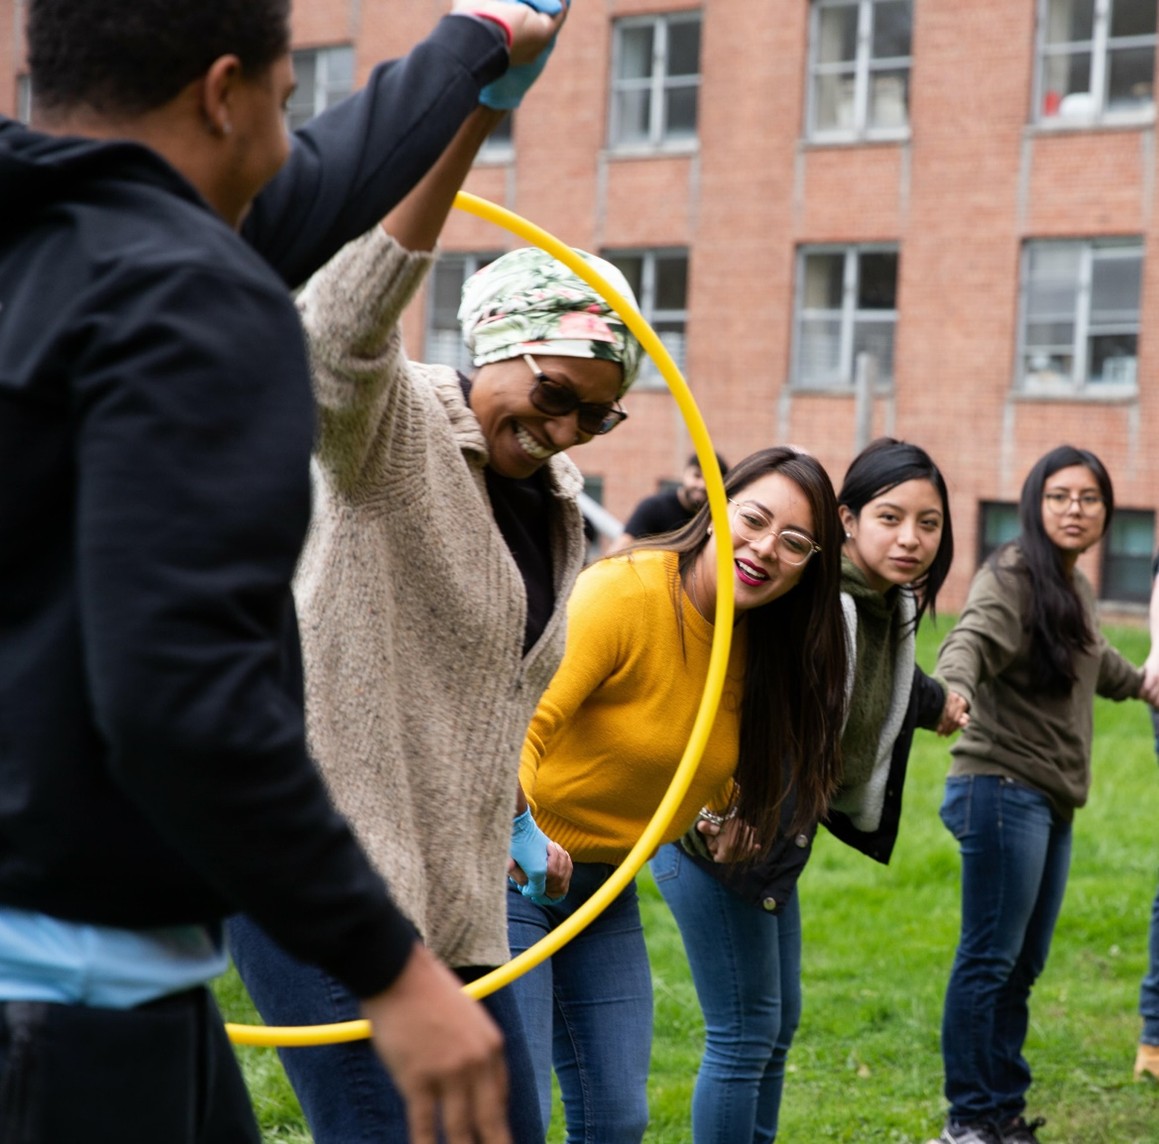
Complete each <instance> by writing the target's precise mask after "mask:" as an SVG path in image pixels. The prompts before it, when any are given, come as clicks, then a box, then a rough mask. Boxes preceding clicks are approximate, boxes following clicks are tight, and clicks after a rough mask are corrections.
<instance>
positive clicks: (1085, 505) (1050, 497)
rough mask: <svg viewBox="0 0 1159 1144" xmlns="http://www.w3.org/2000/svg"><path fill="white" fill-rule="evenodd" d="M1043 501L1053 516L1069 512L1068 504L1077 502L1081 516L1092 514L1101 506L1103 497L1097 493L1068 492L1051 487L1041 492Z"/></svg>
mask: <svg viewBox="0 0 1159 1144" xmlns="http://www.w3.org/2000/svg"><path fill="white" fill-rule="evenodd" d="M1042 500H1043V503H1044V504H1045V505H1046V507H1047V508H1048V509H1050V511H1051V512H1053V513H1054V515H1055V516H1062V515H1063V514H1064V513H1067V512H1070V506H1071V505H1072V504H1077V505H1078V506H1079V512H1080V513H1082V515H1083V516H1094V515H1095V513H1096V512H1098V511H1099V509H1101V508H1102V507H1103V498H1102V497H1101V496H1099V494H1098V493H1069V492H1066V491H1065V490H1063V489H1051V491H1050V492H1048V493H1043V494H1042Z"/></svg>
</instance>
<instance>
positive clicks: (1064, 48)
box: [1030, 0, 1159, 131]
mask: <svg viewBox="0 0 1159 1144" xmlns="http://www.w3.org/2000/svg"><path fill="white" fill-rule="evenodd" d="M1115 2H1116V0H1094V20H1093V27H1092V29H1091V39H1090V40H1089V41H1088V40H1067V41H1066V42H1064V43H1059V44H1047V42H1046V29H1047V14H1048V12H1049V7H1050V0H1038V3H1037V7H1036V20H1035V32H1034V90H1033V92H1032V99H1031V104H1030V112H1031V121H1032V122H1033V123H1034V124H1035V125H1036V126H1038V127H1040V128H1043V129H1044V130H1048V131H1056V130H1073V129H1074V128H1076V127H1082V128H1096V127H1113V126H1116V125H1120V124H1140V123H1150V122H1153V121H1154V119H1155V62H1154V58H1155V52H1156V50H1157V49H1159V28H1157V30H1156V33H1154V34H1151V35H1146V36H1111V34H1110V27H1111V11H1112V8H1113V6H1114V4H1115ZM1088 44H1089V49H1088V50H1089V52H1090V56H1091V73H1090V91H1089V92H1087V93H1081V92H1072V93H1068V94H1072V95H1080V94H1088V95H1090V96H1091V97H1092V99H1091V102H1090V104H1089V106H1087V108H1086V110H1078V111H1075V112H1073V113H1068V114H1066V115H1063V114H1061V113H1059V112H1055V113H1052V114H1050V115H1047V114H1046V113H1045V108H1044V103H1045V100H1046V91H1045V88H1046V71H1047V61H1048V60H1050V59H1054V58H1056V57H1062V56H1069V55H1074V54H1075V50H1076V49H1078V48H1083V47H1085V46H1086V45H1088ZM1145 47H1150V48H1151V51H1152V71H1151V102H1150V104H1146V105H1141V106H1139V107H1127V108H1121V109H1109V108H1108V107H1107V106H1106V102H1107V72H1108V61H1109V58H1110V52H1111V51H1112V50H1117V49H1123V48H1145ZM1065 99H1066V96H1060V107H1061V103H1062V102H1063V101H1064V100H1065Z"/></svg>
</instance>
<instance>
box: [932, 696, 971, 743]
mask: <svg viewBox="0 0 1159 1144" xmlns="http://www.w3.org/2000/svg"><path fill="white" fill-rule="evenodd" d="M969 722H970V704H969V703H967V702H966V700H965V699H963V698H962V696H960V695H959V694H958V693H957V692H956V691H950V690H949V689H948V688H947V690H946V702H945V705H944V706H943V707H942V714H941V715H940V716H939V718H938V725H937V727H935V728H934V729H935V730H936V731H937V733H938V734H939V735H952V734H953V733H954V732H955V731H962V730H964V729H965V728H966V727H967V726H968V725H969Z"/></svg>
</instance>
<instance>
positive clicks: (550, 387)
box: [523, 354, 628, 437]
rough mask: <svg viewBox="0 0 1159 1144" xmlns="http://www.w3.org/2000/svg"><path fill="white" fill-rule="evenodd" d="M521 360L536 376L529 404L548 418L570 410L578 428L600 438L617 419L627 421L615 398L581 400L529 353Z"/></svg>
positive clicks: (617, 422) (565, 414) (561, 414)
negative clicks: (605, 401)
mask: <svg viewBox="0 0 1159 1144" xmlns="http://www.w3.org/2000/svg"><path fill="white" fill-rule="evenodd" d="M523 360H524V361H525V362H526V363H527V366H528V368H529V369H530V370H531V372H532V374H534V376H535V384H534V385H533V386H532V387H531V404H532V405H534V406H535V408H536V409H538V410H539V412H540V413H545V414H546V415H547V416H548V417H566V416H567V415H568V414H569V413H575V415H576V424H577V425H578V426H579V431H580V432H581V433H585V434H587V436H589V437H602V436H603V435H604V434H605V433H610V432H611V431H612V430H613V429H615V427H616V426H617V425H619V424H620V422H622V421H627V420H628V414H627V413H626V412H624V410H623V409H621V408H620V403H619V402H618V401H617V402H609V403H607V404H603V403H597V402H594V401H580V399H579V398H578V397H576V395H575V390H573V389H572V388H571V386H570V385H565V384H564V383H563V382H562V381H555V380H554V379H553V378H550V377H548V376H547V374H545V373H544V372H543V370H541V369H540V368H539V366H538V364H537V363H536V361H535V358H533V357H532V356H531V354H524V355H523Z"/></svg>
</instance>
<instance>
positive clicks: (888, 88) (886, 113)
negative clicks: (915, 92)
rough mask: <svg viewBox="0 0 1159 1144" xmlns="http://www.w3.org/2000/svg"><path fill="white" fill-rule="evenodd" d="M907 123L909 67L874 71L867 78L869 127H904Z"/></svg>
mask: <svg viewBox="0 0 1159 1144" xmlns="http://www.w3.org/2000/svg"><path fill="white" fill-rule="evenodd" d="M908 123H909V69H908V68H905V69H903V70H901V71H889V72H874V73H873V75H872V76H870V79H869V125H870V127H905V126H906V125H907V124H908Z"/></svg>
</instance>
